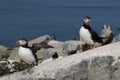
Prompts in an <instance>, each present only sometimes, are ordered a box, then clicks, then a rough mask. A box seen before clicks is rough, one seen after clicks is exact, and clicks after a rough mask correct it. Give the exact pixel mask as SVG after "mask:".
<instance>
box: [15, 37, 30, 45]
mask: <svg viewBox="0 0 120 80" xmlns="http://www.w3.org/2000/svg"><path fill="white" fill-rule="evenodd" d="M16 44H17V45H19V46H24V45H26V44H28V41H27V40H25V39H21V40H18V41H17V42H16Z"/></svg>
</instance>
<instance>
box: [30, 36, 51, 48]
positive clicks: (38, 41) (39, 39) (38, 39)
mask: <svg viewBox="0 0 120 80" xmlns="http://www.w3.org/2000/svg"><path fill="white" fill-rule="evenodd" d="M50 40H51V37H50V36H49V35H44V36H40V37H38V38H36V39H34V40H31V41H29V46H32V44H33V43H40V42H43V41H50Z"/></svg>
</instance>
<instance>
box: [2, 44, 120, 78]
mask: <svg viewBox="0 0 120 80" xmlns="http://www.w3.org/2000/svg"><path fill="white" fill-rule="evenodd" d="M119 75H120V42H116V43H112V44H109V45H106V46H102V47H99V48H95V49H93V50H89V51H85V52H82V53H79V54H75V55H71V56H67V57H64V58H58V59H55V60H53V59H51V58H50V59H48V60H45V61H44V62H42V63H41V64H39V65H38V66H36V67H34V68H33V69H31V72H26V71H21V72H16V73H13V74H11V75H6V76H3V77H1V78H0V80H120V76H119Z"/></svg>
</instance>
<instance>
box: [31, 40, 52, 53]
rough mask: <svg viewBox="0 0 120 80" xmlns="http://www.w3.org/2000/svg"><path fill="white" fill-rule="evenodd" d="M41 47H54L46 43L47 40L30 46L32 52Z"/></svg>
mask: <svg viewBox="0 0 120 80" xmlns="http://www.w3.org/2000/svg"><path fill="white" fill-rule="evenodd" d="M41 48H45V49H48V48H54V47H53V46H50V45H48V44H47V42H45V41H43V42H40V43H34V44H33V45H32V47H31V49H32V51H33V53H36V52H37V50H40V49H41Z"/></svg>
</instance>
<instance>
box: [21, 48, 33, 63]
mask: <svg viewBox="0 0 120 80" xmlns="http://www.w3.org/2000/svg"><path fill="white" fill-rule="evenodd" d="M19 57H20V59H22V60H23V61H24V62H26V63H28V64H32V63H33V62H35V58H34V56H33V54H32V51H31V50H30V49H29V48H23V47H20V48H19Z"/></svg>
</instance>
